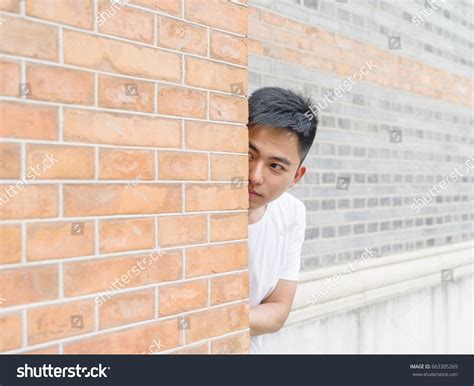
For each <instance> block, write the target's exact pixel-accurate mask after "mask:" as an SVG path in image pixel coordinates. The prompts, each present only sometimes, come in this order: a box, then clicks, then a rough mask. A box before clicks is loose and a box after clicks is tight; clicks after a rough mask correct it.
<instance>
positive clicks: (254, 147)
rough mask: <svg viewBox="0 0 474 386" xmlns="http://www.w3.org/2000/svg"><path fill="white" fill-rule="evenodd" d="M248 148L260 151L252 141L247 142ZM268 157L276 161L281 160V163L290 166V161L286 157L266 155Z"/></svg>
mask: <svg viewBox="0 0 474 386" xmlns="http://www.w3.org/2000/svg"><path fill="white" fill-rule="evenodd" d="M249 148H250V149H252V150H255V151H256V152H260V151H259V150H258V148H257V147H256V146H255V145H254V144H253V143H252V142H249ZM268 158H269V159H274V160H277V161H279V162H281V163H284V164H285V165H287V166H291V165H292V163H291V161H290V160H289V159H288V158H286V157H276V156H273V157H268Z"/></svg>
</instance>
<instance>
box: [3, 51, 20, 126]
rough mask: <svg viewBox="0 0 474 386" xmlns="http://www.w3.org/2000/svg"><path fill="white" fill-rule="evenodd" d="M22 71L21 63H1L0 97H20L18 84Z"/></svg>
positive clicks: (4, 61)
mask: <svg viewBox="0 0 474 386" xmlns="http://www.w3.org/2000/svg"><path fill="white" fill-rule="evenodd" d="M20 71H21V67H20V63H18V62H10V61H6V60H1V61H0V95H6V96H18V83H20V79H21V73H20ZM2 119H3V118H2Z"/></svg>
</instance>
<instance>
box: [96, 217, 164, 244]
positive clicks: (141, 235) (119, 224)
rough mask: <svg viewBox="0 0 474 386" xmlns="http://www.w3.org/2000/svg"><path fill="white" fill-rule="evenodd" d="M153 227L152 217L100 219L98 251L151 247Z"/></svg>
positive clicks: (153, 242)
mask: <svg viewBox="0 0 474 386" xmlns="http://www.w3.org/2000/svg"><path fill="white" fill-rule="evenodd" d="M154 228H155V226H154V220H153V218H136V219H118V220H104V221H101V222H100V223H99V240H100V241H99V250H100V253H112V252H120V251H132V250H134V249H150V248H153V245H154V244H155V241H154Z"/></svg>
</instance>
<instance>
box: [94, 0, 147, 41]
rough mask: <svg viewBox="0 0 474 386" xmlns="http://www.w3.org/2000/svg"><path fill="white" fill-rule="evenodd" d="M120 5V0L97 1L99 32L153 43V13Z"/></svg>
mask: <svg viewBox="0 0 474 386" xmlns="http://www.w3.org/2000/svg"><path fill="white" fill-rule="evenodd" d="M120 5H121V4H120V2H117V3H116V4H114V3H113V2H110V1H106V0H101V1H99V8H98V10H97V27H98V29H99V32H102V33H106V34H111V35H116V36H120V37H122V38H129V39H132V40H138V41H142V42H145V43H153V29H154V17H153V14H152V13H149V12H144V11H140V10H137V9H131V8H125V7H121V6H120Z"/></svg>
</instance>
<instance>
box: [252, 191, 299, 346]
mask: <svg viewBox="0 0 474 386" xmlns="http://www.w3.org/2000/svg"><path fill="white" fill-rule="evenodd" d="M305 228H306V208H305V206H304V204H303V203H302V202H301V201H300V200H299V199H297V198H296V197H294V196H292V195H291V194H289V193H287V192H285V193H283V194H282V195H281V196H280V197H278V198H277V199H276V200H274V201H271V202H269V203H268V204H267V208H266V210H265V213H264V214H263V216H262V218H260V220H259V221H257V222H256V223H254V224H249V234H248V253H249V286H250V300H249V305H250V307H253V306H256V305H257V304H260V303H261V302H262V300H264V299H265V298H266V297H267V295H270V294H271V293H272V291H273V290H274V289H275V287H276V285H277V284H278V280H279V279H285V280H295V281H298V280H299V271H300V265H301V258H300V255H301V247H302V245H303V242H304V235H305ZM264 336H265V335H257V336H252V337H251V338H250V353H251V354H258V353H261V345H262V340H263V339H264Z"/></svg>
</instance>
